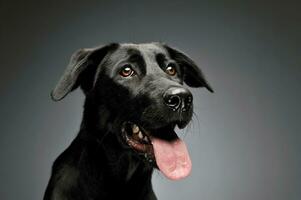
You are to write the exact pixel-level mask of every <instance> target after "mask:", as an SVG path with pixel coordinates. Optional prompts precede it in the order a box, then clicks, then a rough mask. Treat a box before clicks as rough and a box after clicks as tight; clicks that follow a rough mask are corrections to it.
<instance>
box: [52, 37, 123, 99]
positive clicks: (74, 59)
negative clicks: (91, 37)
mask: <svg viewBox="0 0 301 200" xmlns="http://www.w3.org/2000/svg"><path fill="white" fill-rule="evenodd" d="M116 48H118V44H115V43H113V44H109V45H106V46H102V47H96V48H91V49H79V50H78V51H76V52H75V53H74V54H73V55H72V56H71V59H70V62H69V64H68V66H67V68H66V70H65V72H64V74H63V76H62V77H61V79H60V80H59V82H58V83H57V85H56V87H55V88H54V89H53V90H52V92H51V98H52V100H54V101H59V100H61V99H63V98H64V97H65V96H66V95H67V94H68V93H69V92H71V91H73V90H74V89H76V88H77V87H79V86H80V87H81V88H82V90H83V92H84V93H85V94H86V93H87V92H88V91H89V90H91V88H93V85H94V78H95V73H96V70H97V66H98V65H99V64H100V63H101V61H102V60H103V58H104V57H105V56H106V55H107V54H108V53H109V52H110V51H113V50H114V49H116Z"/></svg>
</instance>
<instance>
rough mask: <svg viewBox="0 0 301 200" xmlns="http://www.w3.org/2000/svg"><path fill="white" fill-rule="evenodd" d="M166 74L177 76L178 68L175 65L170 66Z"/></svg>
mask: <svg viewBox="0 0 301 200" xmlns="http://www.w3.org/2000/svg"><path fill="white" fill-rule="evenodd" d="M165 72H166V73H167V74H168V75H170V76H174V75H176V74H177V70H176V67H175V66H174V65H173V64H168V65H167V67H166V69H165Z"/></svg>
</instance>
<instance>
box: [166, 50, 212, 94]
mask: <svg viewBox="0 0 301 200" xmlns="http://www.w3.org/2000/svg"><path fill="white" fill-rule="evenodd" d="M164 47H165V48H166V49H167V51H168V53H169V55H170V57H171V58H172V59H173V60H175V61H176V62H177V63H178V64H179V65H180V67H181V68H182V69H183V71H184V73H183V74H184V76H183V79H184V82H185V83H186V84H187V85H188V86H190V87H205V88H206V89H207V90H209V91H210V92H213V89H212V87H211V86H210V85H209V83H208V82H207V81H206V79H205V76H204V74H203V73H202V71H201V69H200V68H199V67H198V66H197V65H196V64H195V63H194V61H193V60H192V59H191V58H189V57H188V56H187V55H185V54H184V53H183V52H181V51H179V50H177V49H174V48H171V47H169V46H167V45H164Z"/></svg>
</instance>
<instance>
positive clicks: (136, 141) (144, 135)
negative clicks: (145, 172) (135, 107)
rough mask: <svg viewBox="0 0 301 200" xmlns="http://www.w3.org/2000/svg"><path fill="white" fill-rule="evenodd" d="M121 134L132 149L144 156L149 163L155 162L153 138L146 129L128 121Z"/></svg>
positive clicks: (124, 124)
mask: <svg viewBox="0 0 301 200" xmlns="http://www.w3.org/2000/svg"><path fill="white" fill-rule="evenodd" d="M121 132H122V135H123V137H124V139H125V141H126V143H127V144H128V146H130V147H131V149H133V150H134V151H135V152H136V153H138V154H141V155H143V156H144V157H145V158H146V159H147V160H148V161H149V162H153V161H154V160H155V159H154V158H155V157H154V151H153V145H152V143H151V140H152V136H151V135H150V134H149V133H148V132H147V131H146V130H145V129H144V128H142V127H141V126H139V125H137V124H135V123H133V122H129V121H128V122H125V123H123V126H122V129H121Z"/></svg>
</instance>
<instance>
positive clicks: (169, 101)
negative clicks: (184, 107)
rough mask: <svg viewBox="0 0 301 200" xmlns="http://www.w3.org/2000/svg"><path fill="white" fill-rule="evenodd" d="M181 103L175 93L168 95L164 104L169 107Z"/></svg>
mask: <svg viewBox="0 0 301 200" xmlns="http://www.w3.org/2000/svg"><path fill="white" fill-rule="evenodd" d="M180 103H181V99H180V97H179V96H177V95H170V96H169V97H168V99H167V102H166V104H167V105H168V106H169V107H174V108H175V107H178V106H179V105H180Z"/></svg>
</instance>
